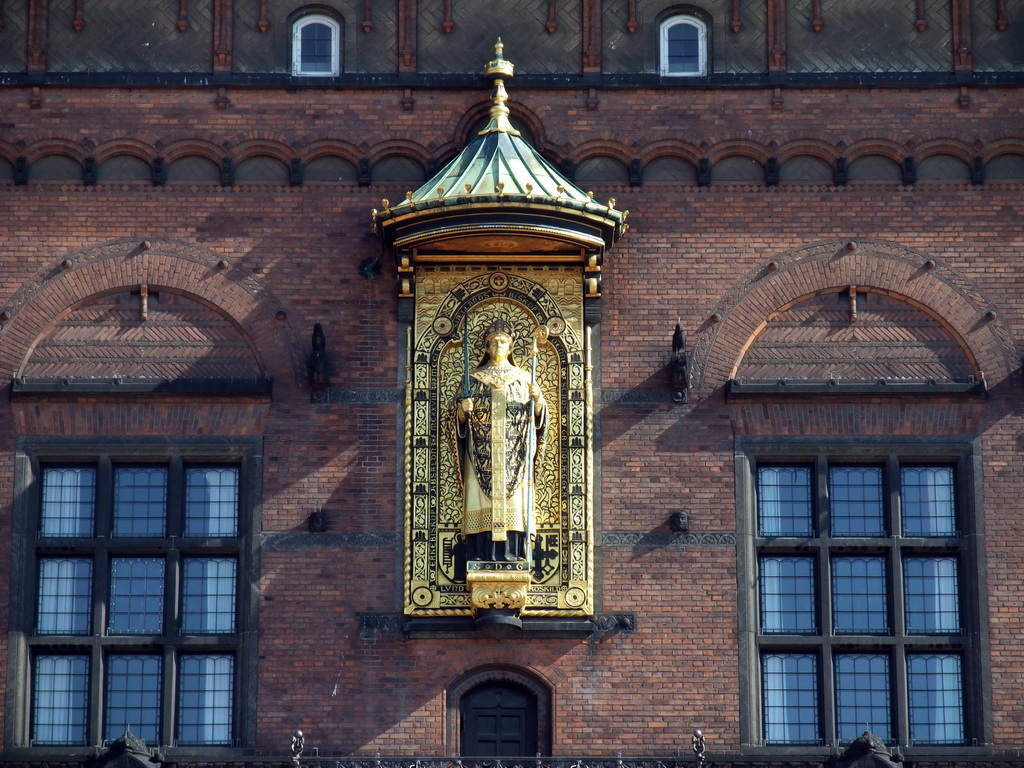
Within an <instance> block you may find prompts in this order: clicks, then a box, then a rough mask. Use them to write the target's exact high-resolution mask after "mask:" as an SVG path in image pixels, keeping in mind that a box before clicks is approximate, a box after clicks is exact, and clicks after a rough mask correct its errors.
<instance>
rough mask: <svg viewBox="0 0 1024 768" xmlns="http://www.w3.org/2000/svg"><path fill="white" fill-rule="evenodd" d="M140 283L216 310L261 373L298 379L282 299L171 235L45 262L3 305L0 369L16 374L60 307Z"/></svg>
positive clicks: (296, 348) (296, 347) (300, 367)
mask: <svg viewBox="0 0 1024 768" xmlns="http://www.w3.org/2000/svg"><path fill="white" fill-rule="evenodd" d="M65 263H66V264H69V265H70V266H68V267H65V266H64V264H65ZM143 284H145V285H149V286H152V287H153V288H154V290H162V291H168V292H171V293H177V294H180V295H182V296H185V297H188V298H190V299H192V300H193V301H197V302H199V303H201V304H204V305H206V306H208V307H210V308H211V309H213V310H216V311H217V312H219V313H220V314H222V315H223V316H224V317H226V318H228V319H229V320H230V321H231V322H232V323H233V324H234V325H235V327H236V328H237V330H238V332H239V333H240V334H241V335H242V336H243V337H244V338H245V339H246V341H247V342H248V344H249V346H250V348H251V349H253V352H254V356H255V359H256V360H257V361H258V364H259V366H260V368H261V370H262V371H263V372H264V374H266V375H270V376H273V377H274V378H275V379H277V380H278V381H287V380H288V378H294V381H295V384H296V385H297V386H300V387H301V386H303V381H304V370H305V366H304V361H303V359H302V357H301V352H300V350H301V349H302V347H301V345H300V344H299V343H298V341H297V339H296V338H295V333H294V330H293V326H292V325H291V324H290V323H282V322H280V321H278V320H277V319H276V317H275V315H276V314H277V312H278V311H279V310H280V309H281V306H282V305H281V304H280V303H279V302H278V301H277V300H276V298H275V297H274V296H273V294H272V293H271V292H270V291H269V289H267V288H266V287H265V286H264V285H263V284H262V283H260V281H258V280H257V279H256V278H255V277H254V276H253V275H252V274H250V273H249V272H247V271H246V270H244V269H242V268H240V267H237V266H230V265H229V266H227V267H226V268H222V267H221V262H220V261H219V260H218V258H217V257H215V256H214V255H213V254H211V253H209V252H206V251H203V250H201V249H199V248H196V247H194V246H191V245H188V244H184V243H180V242H174V241H154V242H153V243H152V244H151V246H150V248H149V249H148V250H145V249H143V247H142V246H141V244H140V243H139V242H138V241H131V242H118V243H112V244H108V245H103V246H97V247H94V248H90V249H86V250H83V251H78V252H76V253H72V254H68V255H66V256H65V257H64V258H62V259H61V260H60V261H59V262H58V261H54V262H51V263H50V265H49V266H47V267H45V268H44V269H43V270H42V271H41V272H40V273H39V274H37V275H36V277H35V278H34V279H32V280H30V281H28V282H27V283H26V284H25V286H24V287H23V288H22V289H21V290H19V291H18V292H17V293H15V294H14V295H13V296H12V297H11V299H10V300H9V301H8V302H7V303H6V305H5V306H4V309H5V311H6V312H9V313H10V315H11V318H10V320H9V321H8V322H6V323H5V324H4V325H3V326H0V376H3V377H6V378H11V377H13V376H15V375H17V372H18V371H20V370H21V369H22V367H23V366H24V364H25V363H26V361H28V359H29V358H30V357H31V355H32V352H33V350H34V349H35V348H36V346H37V345H38V344H39V342H40V341H41V340H42V339H44V338H46V336H47V335H48V334H49V332H50V329H51V328H52V327H53V326H54V324H55V323H57V322H58V320H59V319H60V318H62V317H63V316H64V315H65V314H66V313H67V312H69V311H71V310H73V309H75V308H77V307H80V306H82V305H83V304H85V303H87V302H89V301H91V300H95V299H96V298H98V297H101V296H103V295H105V294H110V293H116V292H119V291H124V290H128V289H131V288H134V287H136V286H138V285H143ZM289 374H290V377H289Z"/></svg>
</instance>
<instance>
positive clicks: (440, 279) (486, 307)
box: [405, 264, 594, 618]
mask: <svg viewBox="0 0 1024 768" xmlns="http://www.w3.org/2000/svg"><path fill="white" fill-rule="evenodd" d="M414 282H415V285H416V299H415V302H416V305H415V317H414V321H413V327H412V330H411V332H410V340H409V344H410V350H409V369H408V380H407V383H406V398H405V399H406V462H405V465H406V477H405V481H406V495H405V499H406V508H405V521H406V524H405V531H406V545H405V556H406V574H405V612H406V614H409V615H410V616H413V617H415V616H421V617H438V616H468V615H472V614H473V612H474V610H473V604H472V602H471V592H472V590H471V588H470V586H469V585H467V574H466V563H465V558H464V557H463V556H462V554H461V549H460V547H461V544H460V538H461V523H462V514H463V513H462V505H463V501H462V482H461V477H460V474H459V471H458V467H457V464H458V462H457V447H456V440H455V418H454V409H455V405H456V401H457V398H458V396H459V393H460V391H461V390H462V388H463V377H464V371H465V349H464V347H463V335H464V329H465V328H466V326H467V323H468V333H469V342H470V357H471V360H472V364H473V365H476V364H477V363H478V362H479V361H480V358H481V355H482V353H483V339H482V335H483V329H484V328H486V327H487V326H488V325H490V324H491V323H492V322H493V321H494V320H496V319H498V318H501V319H503V320H505V321H506V322H507V323H509V324H510V325H511V327H512V328H513V332H514V336H515V344H514V348H513V356H514V357H515V361H516V364H518V365H519V366H520V367H522V368H526V369H529V368H530V345H531V340H532V335H533V331H534V329H535V328H536V327H537V326H539V325H544V326H546V327H547V330H548V338H547V341H545V342H543V343H542V344H541V345H540V347H539V350H538V356H537V381H538V384H539V386H540V388H541V390H542V392H543V393H544V399H545V400H546V401H547V406H548V419H549V428H548V434H547V445H546V449H545V451H544V454H543V456H542V458H541V459H540V461H539V463H538V464H537V465H536V466H537V472H536V478H535V484H536V511H535V519H536V542H535V545H534V552H533V554H534V559H533V577H532V579H527V581H529V582H530V583H529V586H528V588H527V589H526V594H525V603H524V604H522V605H521V615H522V617H523V618H529V617H530V616H566V617H582V616H589V615H591V614H592V613H593V562H594V561H593V558H594V553H593V505H592V476H593V453H592V444H593V441H592V432H593V429H592V424H593V397H592V378H591V371H590V366H589V357H588V354H587V349H586V346H587V334H586V331H585V329H584V325H583V293H584V285H583V274H582V270H581V268H580V266H579V265H575V266H568V265H567V266H548V267H540V266H526V265H512V264H509V265H503V266H502V267H501V268H500V269H497V268H495V267H493V266H492V267H485V266H468V265H467V266H462V265H458V266H454V265H440V264H438V265H433V264H427V265H417V266H416V267H415V281H414ZM476 578H480V577H474V576H473V574H470V579H469V581H470V582H473V581H474V579H476ZM508 578H512V577H508ZM488 588H489V587H488ZM517 589H518V588H517ZM477 591H479V587H478V588H477ZM494 599H497V600H506V599H510V598H506V597H500V598H494ZM521 599H522V598H521V595H519V593H518V592H517V596H516V598H515V600H517V601H520V600H521ZM496 604H497V603H496Z"/></svg>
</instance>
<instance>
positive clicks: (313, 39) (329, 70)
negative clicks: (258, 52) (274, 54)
mask: <svg viewBox="0 0 1024 768" xmlns="http://www.w3.org/2000/svg"><path fill="white" fill-rule="evenodd" d="M340 73H341V24H340V23H339V22H338V21H336V20H335V19H332V18H331V17H329V16H325V15H323V14H309V15H307V16H302V17H300V18H299V19H298V20H297V21H296V22H295V23H294V24H293V26H292V74H293V75H302V76H304V77H331V76H332V75H337V74H340Z"/></svg>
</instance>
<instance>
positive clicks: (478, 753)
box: [447, 666, 552, 757]
mask: <svg viewBox="0 0 1024 768" xmlns="http://www.w3.org/2000/svg"><path fill="white" fill-rule="evenodd" d="M447 709H448V733H447V748H448V752H449V754H451V755H459V756H462V757H529V756H532V755H536V754H542V755H550V754H551V730H552V727H551V725H552V724H551V689H550V687H549V686H548V685H547V684H546V683H545V682H544V681H542V680H541V679H540V678H539V677H537V676H535V675H533V674H531V673H529V672H527V671H525V670H521V669H517V668H514V667H505V666H492V667H483V668H478V669H474V670H470V671H469V672H467V673H465V674H463V675H462V676H460V677H459V678H457V679H456V680H455V681H454V682H453V683H452V684H451V685H450V686H449V687H448V691H447Z"/></svg>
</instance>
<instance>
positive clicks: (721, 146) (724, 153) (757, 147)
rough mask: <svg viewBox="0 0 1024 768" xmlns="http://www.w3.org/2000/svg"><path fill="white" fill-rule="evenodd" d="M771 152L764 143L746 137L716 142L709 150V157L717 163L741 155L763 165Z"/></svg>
mask: <svg viewBox="0 0 1024 768" xmlns="http://www.w3.org/2000/svg"><path fill="white" fill-rule="evenodd" d="M770 154H771V153H770V152H769V151H768V148H767V147H766V146H765V145H763V144H758V143H757V142H754V141H747V140H745V139H734V140H731V141H723V142H720V143H718V144H715V146H713V147H712V148H711V149H710V151H709V152H708V159H709V160H711V162H712V163H717V162H718V161H719V160H724V159H725V158H727V157H736V156H740V157H749V158H750V159H751V160H756V161H757V162H759V163H760V164H761V165H764V164H765V162H766V161H767V160H768V157H769V155H770Z"/></svg>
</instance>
